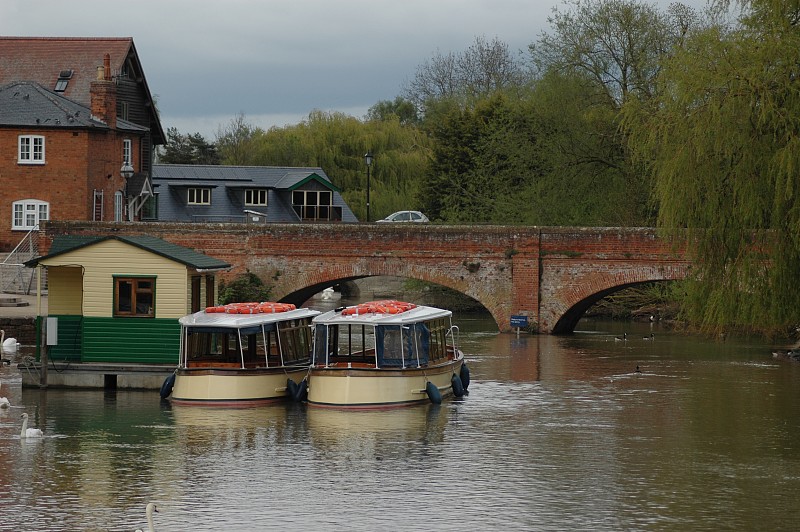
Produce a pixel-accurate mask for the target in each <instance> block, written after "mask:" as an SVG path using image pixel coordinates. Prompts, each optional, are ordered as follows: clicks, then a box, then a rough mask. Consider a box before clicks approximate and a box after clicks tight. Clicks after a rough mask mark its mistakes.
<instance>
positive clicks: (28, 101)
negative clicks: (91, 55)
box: [0, 81, 147, 133]
mask: <svg viewBox="0 0 800 532" xmlns="http://www.w3.org/2000/svg"><path fill="white" fill-rule="evenodd" d="M0 126H17V127H19V126H25V127H32V128H36V127H45V128H66V129H74V128H98V129H108V125H106V124H104V123H103V122H101V121H99V120H97V119H95V118H93V117H92V112H91V109H89V108H88V107H84V106H83V105H81V104H79V103H76V102H73V101H72V100H70V99H68V98H64V97H63V96H61V95H60V94H57V93H55V92H52V91H49V90H47V89H45V88H44V87H42V86H41V85H39V84H38V83H35V82H31V81H16V82H12V83H9V84H7V85H4V86H0ZM117 128H118V129H122V130H127V131H132V132H137V131H138V132H141V133H145V132H147V128H146V127H144V126H140V125H137V124H134V123H133V122H129V121H127V120H117Z"/></svg>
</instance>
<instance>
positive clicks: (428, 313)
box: [301, 300, 469, 408]
mask: <svg viewBox="0 0 800 532" xmlns="http://www.w3.org/2000/svg"><path fill="white" fill-rule="evenodd" d="M451 318H452V312H450V311H449V310H443V309H439V308H435V307H428V306H424V305H415V304H413V303H405V302H402V301H394V300H384V301H373V302H370V303H362V304H359V305H355V306H350V307H342V308H338V309H336V310H332V311H329V312H326V313H324V314H320V315H318V316H316V317H315V318H314V319H313V322H312V323H313V327H314V351H313V357H312V362H311V368H310V370H309V378H308V381H307V382H303V383H301V389H303V391H307V393H308V397H307V400H308V404H309V405H312V406H321V407H334V408H388V407H395V406H404V405H412V404H415V403H423V402H426V401H431V402H434V403H439V402H441V400H442V397H443V396H447V395H450V394H453V395H455V396H457V397H461V396H463V395H464V394H465V393H466V388H467V387H468V386H469V370H468V369H467V367H466V365H464V354H463V353H462V352H461V351H460V350H459V349H458V348H457V346H456V336H457V334H458V327H457V326H455V325H453V324H452V320H451ZM306 387H307V390H306V389H305V388H306Z"/></svg>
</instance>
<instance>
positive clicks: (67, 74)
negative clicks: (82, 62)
mask: <svg viewBox="0 0 800 532" xmlns="http://www.w3.org/2000/svg"><path fill="white" fill-rule="evenodd" d="M72 73H73V71H72V70H62V71H61V72H60V73H59V74H58V80H57V81H56V86H55V88H54V89H53V90H55V91H56V92H64V91H65V90H67V85H69V80H71V79H72Z"/></svg>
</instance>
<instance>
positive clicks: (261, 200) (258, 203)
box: [244, 188, 267, 207]
mask: <svg viewBox="0 0 800 532" xmlns="http://www.w3.org/2000/svg"><path fill="white" fill-rule="evenodd" d="M244 204H245V205H246V206H248V207H263V206H265V205H266V204H267V191H266V189H258V188H248V189H247V190H245V191H244Z"/></svg>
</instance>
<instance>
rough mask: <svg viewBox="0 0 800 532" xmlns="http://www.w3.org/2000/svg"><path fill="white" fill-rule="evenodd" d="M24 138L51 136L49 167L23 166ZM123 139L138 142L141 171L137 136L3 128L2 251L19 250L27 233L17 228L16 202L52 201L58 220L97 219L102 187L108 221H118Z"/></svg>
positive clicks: (47, 144) (0, 173) (52, 211)
mask: <svg viewBox="0 0 800 532" xmlns="http://www.w3.org/2000/svg"><path fill="white" fill-rule="evenodd" d="M20 134H28V135H43V136H44V137H45V164H43V165H24V164H22V165H21V164H18V163H17V146H18V139H19V135H20ZM123 138H130V139H131V140H132V144H133V149H132V152H133V155H134V168H139V161H138V155H139V152H140V150H139V143H140V139H138V138H137V137H131V136H126V135H122V134H118V133H117V132H115V131H107V130H98V131H88V130H78V129H76V130H64V129H35V130H15V129H0V178H2V184H3V193H2V195H1V196H0V252H2V251H10V250H11V249H13V248H14V246H16V245H17V244H18V243H19V241H20V240H22V238H23V237H24V236H25V235H26V233H27V231H12V230H11V226H12V204H13V202H15V201H19V200H26V199H36V200H41V201H46V202H48V203H49V204H50V218H51V219H53V220H91V219H92V216H93V208H92V206H93V198H94V190H95V189H97V190H102V191H103V198H104V212H105V217H104V219H105V220H113V217H114V193H115V192H116V191H117V190H124V180H123V179H122V176H121V175H120V168H121V167H122V139H123Z"/></svg>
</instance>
